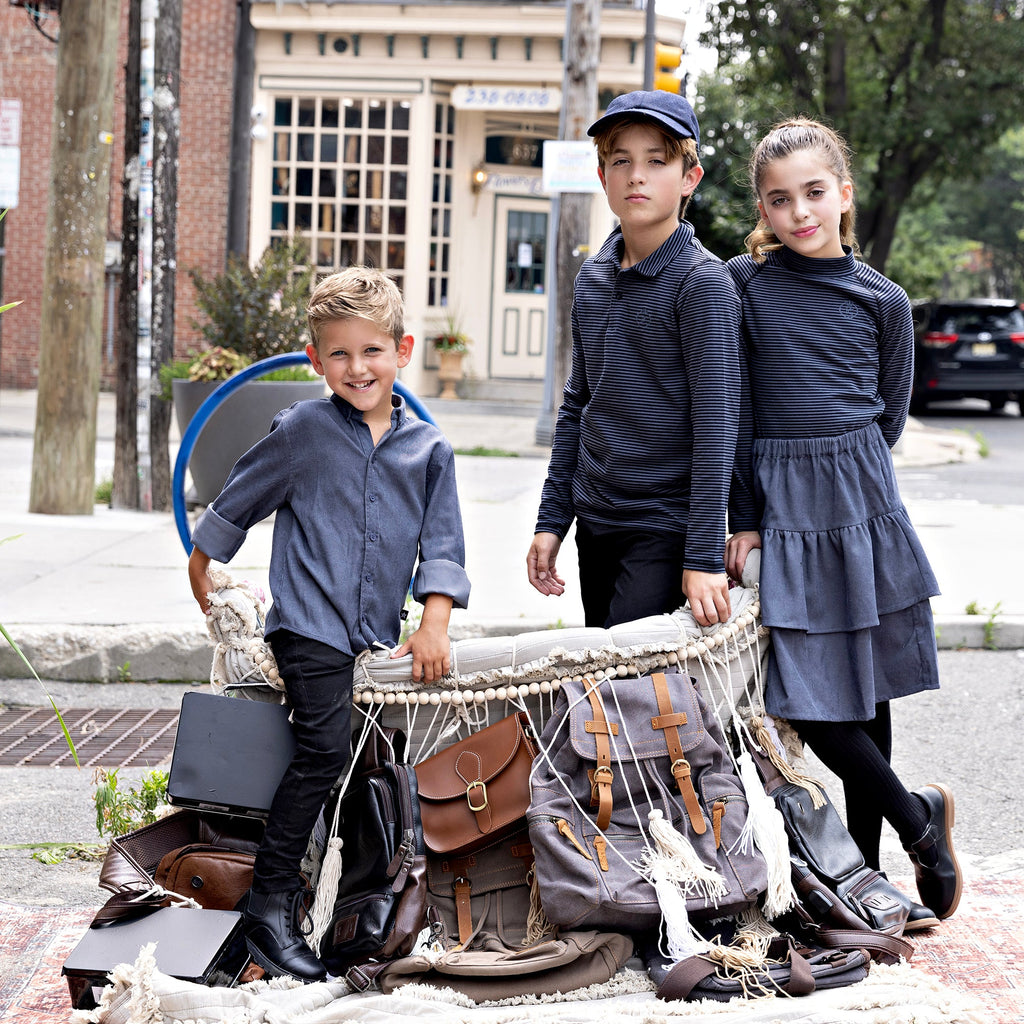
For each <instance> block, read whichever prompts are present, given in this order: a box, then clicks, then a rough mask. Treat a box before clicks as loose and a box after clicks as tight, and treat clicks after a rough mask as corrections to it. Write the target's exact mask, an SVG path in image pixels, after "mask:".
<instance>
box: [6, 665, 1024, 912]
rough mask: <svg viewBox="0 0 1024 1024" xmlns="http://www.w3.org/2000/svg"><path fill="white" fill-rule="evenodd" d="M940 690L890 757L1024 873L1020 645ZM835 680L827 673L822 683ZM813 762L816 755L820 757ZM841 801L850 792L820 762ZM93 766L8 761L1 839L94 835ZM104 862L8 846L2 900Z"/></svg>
mask: <svg viewBox="0 0 1024 1024" xmlns="http://www.w3.org/2000/svg"><path fill="white" fill-rule="evenodd" d="M939 664H940V669H941V674H942V683H943V686H942V689H941V690H939V691H937V692H933V693H927V694H918V695H916V696H914V697H909V698H906V699H904V700H902V701H897V702H896V703H895V704H894V705H893V720H894V758H893V760H894V764H895V765H896V768H897V771H898V772H899V774H900V776H901V778H902V779H903V780H904V782H905V783H906V784H907V786H909V787H910V788H911V789H914V788H917V787H919V786H922V785H925V784H926V783H928V782H940V781H941V782H946V783H947V784H949V785H950V786H951V787H952V789H953V792H954V794H955V796H956V812H957V817H956V829H955V832H954V837H955V846H956V849H957V851H958V854H959V855H960V858H961V860H962V862H963V863H964V866H965V869H966V870H968V871H969V872H979V873H981V872H985V873H990V874H1017V873H1020V872H1022V871H1024V803H1020V802H1018V801H1017V799H1016V798H1017V796H1018V795H1019V794H1020V793H1021V792H1024V760H1022V759H1021V758H1019V757H1018V756H1016V754H1017V751H1018V750H1019V748H1020V727H1021V725H1020V724H1021V722H1022V721H1024V651H941V652H940V654H939ZM825 682H826V683H827V681H825ZM47 688H48V690H49V692H50V693H51V694H52V696H53V697H54V699H55V701H56V702H57V704H58V706H61V707H73V706H78V707H81V706H82V705H83V702H88V703H89V705H90V706H93V705H95V704H97V703H101V704H104V705H105V704H107V703H108V702H109V703H110V704H111V705H113V706H125V707H153V706H163V707H176V706H177V705H178V704H180V700H181V694H182V693H183V692H184V689H185V688H184V687H182V686H180V685H178V684H170V683H163V684H161V683H148V684H147V683H131V684H107V685H102V686H100V685H97V684H90V683H83V684H74V683H58V682H52V683H48V684H47ZM3 693H4V700H5V701H6V702H7V703H12V704H41V703H44V698H43V696H42V691H41V689H40V687H39V685H38V684H37V683H36V682H35V681H34V680H26V681H18V680H7V681H5V682H4V685H3ZM812 761H813V759H812ZM818 768H819V770H820V777H821V778H822V779H823V780H824V781H825V782H826V788H827V790H828V792H829V796H830V798H831V799H832V800H833V802H834V803H835V804H836V805H837V806H839V807H840V808H841V807H842V803H843V801H842V792H841V789H840V787H839V785H838V783H837V782H836V780H834V779H833V778H831V776H829V774H828V773H827V771H825V770H824V769H823V768H821V766H820V765H819V766H818ZM143 771H144V770H140V769H124V770H123V771H122V773H121V777H122V786H128V785H137V784H138V779H139V776H140V775H141V774H143ZM95 789H96V784H95V781H94V780H93V778H92V774H91V772H89V771H88V770H76V769H67V768H63V769H52V768H0V845H2V846H6V845H9V844H18V843H41V842H47V841H49V842H52V841H58V840H59V841H65V842H97V841H98V840H99V837H98V834H97V831H96V825H95V810H94V807H93V802H92V801H93V794H94V793H95ZM883 868H885V869H886V870H887V871H888V873H889V874H890V876H891V877H902V876H905V875H908V874H909V873H910V868H909V862H908V861H907V859H906V856H905V854H904V853H903V852H902V850H901V849H900V846H899V842H898V841H897V839H896V836H895V834H894V833H892V832H891V831H890V830H888V829H886V832H885V834H884V835H883ZM98 875H99V864H98V863H95V862H89V861H81V860H69V861H66V862H64V863H62V864H57V865H44V864H41V863H39V862H38V861H36V860H34V859H32V856H31V851H30V850H24V849H15V850H11V849H2V850H0V878H2V879H3V888H2V896H3V898H4V899H5V900H8V901H10V902H13V903H17V904H21V905H26V906H40V907H45V906H50V907H94V906H95V907H98V906H100V905H101V904H102V903H103V902H104V898H105V896H106V895H107V894H106V893H104V892H103V891H102V890H100V889H99V888H98V886H97V878H98Z"/></svg>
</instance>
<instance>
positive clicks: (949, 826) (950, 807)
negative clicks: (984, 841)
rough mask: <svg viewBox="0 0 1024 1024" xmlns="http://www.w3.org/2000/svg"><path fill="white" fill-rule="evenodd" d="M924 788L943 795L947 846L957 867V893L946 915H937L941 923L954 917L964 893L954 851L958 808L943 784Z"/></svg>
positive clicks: (937, 783) (938, 783)
mask: <svg viewBox="0 0 1024 1024" xmlns="http://www.w3.org/2000/svg"><path fill="white" fill-rule="evenodd" d="M924 788H925V789H937V790H938V791H939V792H940V793H941V794H942V801H943V806H944V807H945V809H946V814H945V826H946V846H948V847H949V855H950V857H951V858H952V859H953V864H954V866H955V867H956V891H955V892H954V893H953V901H952V902H951V903H950V905H949V908H948V909H947V910H946V912H945V913H943V914H938V915H937V916H938V918H939V920H940V921H944V920H945V919H946V918H947V917H952V916H953V914H954V913H955V912H956V908H957V907H958V906H960V895H961V893H962V892H963V881H964V880H963V872H961V870H960V861H958V860H957V859H956V851H955V850H954V849H953V826H954V825H955V824H956V807H955V805H954V803H953V794H952V793H951V792H950V791H949V790H948V789H947V788H946V787H945V786H943V785H942V783H940V782H931V783H929V784H928V785H927V786H925V787H924Z"/></svg>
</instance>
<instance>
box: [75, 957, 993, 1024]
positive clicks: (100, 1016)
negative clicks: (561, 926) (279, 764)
mask: <svg viewBox="0 0 1024 1024" xmlns="http://www.w3.org/2000/svg"><path fill="white" fill-rule="evenodd" d="M112 977H113V980H114V984H113V985H111V986H109V987H108V988H107V989H106V990H105V991H104V995H103V1000H102V1003H101V1004H100V1006H99V1008H98V1009H96V1010H91V1011H77V1012H75V1013H74V1014H72V1017H71V1020H72V1024H172V1022H174V1024H350V1022H352V1024H355V1022H358V1024H408V1022H410V1021H414V1020H415V1021H424V1022H426V1024H527V1022H529V1024H598V1022H608V1021H613V1020H614V1021H619V1022H622V1024H662V1022H664V1024H672V1022H674V1021H708V1022H711V1024H983V1022H984V1021H985V1019H986V1017H985V1014H984V1011H983V1008H982V1007H981V1006H980V1005H979V1004H977V1003H975V1002H974V1001H973V1000H971V999H970V998H969V997H967V996H965V995H964V994H962V993H959V992H956V991H953V990H950V989H949V988H948V987H945V986H942V985H940V984H939V983H938V982H937V981H936V980H935V979H933V978H932V977H930V976H929V975H928V974H926V973H925V972H924V971H921V970H919V969H915V968H912V967H910V966H909V965H908V964H900V965H898V966H894V967H886V966H882V965H879V964H875V965H873V966H872V968H871V972H870V973H869V974H868V976H867V978H866V979H865V980H864V981H862V982H859V983H858V984H856V985H850V986H847V987H846V988H838V989H832V990H830V991H825V992H815V993H813V994H812V995H809V996H802V997H800V998H798V999H791V998H786V997H781V996H779V997H775V996H770V997H765V998H762V999H755V1000H747V1001H742V1002H738V1003H736V1002H734V1003H714V1002H709V1001H705V1002H700V1003H679V1002H673V1003H666V1002H661V1001H660V1000H658V999H657V998H656V997H655V995H654V993H653V992H652V991H651V984H650V982H649V981H648V979H647V977H646V975H644V974H638V973H636V972H634V971H623V972H620V973H619V974H618V975H616V976H615V978H613V979H612V980H611V981H610V982H608V983H607V984H605V985H600V986H592V987H591V988H589V989H582V990H579V991H577V992H575V993H569V994H567V995H566V996H562V997H554V996H552V997H544V998H543V999H537V1000H536V1001H534V1002H533V1003H532V1004H531V1003H525V1004H524V1003H523V1002H519V1003H518V1004H517V1005H514V1006H502V1005H483V1006H475V1005H474V1004H473V1003H471V1002H470V1001H469V1000H467V999H466V998H465V997H464V996H461V995H459V994H457V993H455V992H453V991H451V990H450V989H434V988H424V987H422V986H417V985H410V986H406V987H405V988H403V989H401V990H400V991H399V992H395V993H392V994H391V995H387V996H384V995H380V994H370V993H367V994H362V995H347V994H346V986H345V984H344V982H340V981H337V982H321V983H319V984H316V985H300V986H297V987H290V986H288V984H287V983H286V982H282V981H281V979H278V980H276V981H275V982H270V983H268V982H254V983H252V984H251V985H247V986H244V987H242V988H237V989H228V988H207V987H205V986H203V985H194V984H191V983H190V982H186V981H178V980H176V979H174V978H169V977H168V976H167V975H165V974H161V973H160V972H159V971H158V970H157V969H156V967H155V964H154V961H153V957H152V947H151V946H149V947H145V948H144V949H143V950H142V951H141V953H140V954H139V958H138V960H137V961H136V963H135V964H134V965H127V964H124V965H121V966H120V967H118V968H117V969H116V970H115V971H114V973H113V975H112ZM555 1000H557V1001H555Z"/></svg>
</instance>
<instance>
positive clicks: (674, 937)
mask: <svg viewBox="0 0 1024 1024" xmlns="http://www.w3.org/2000/svg"><path fill="white" fill-rule="evenodd" d="M651 873H652V874H651V881H652V882H653V883H654V891H655V892H656V893H657V895H658V906H659V907H660V908H661V920H662V923H663V924H664V926H665V927H664V933H665V955H666V956H667V957H668V958H669V959H670V960H671V961H672V962H673V963H674V964H677V963H679V961H680V960H685V959H686V958H687V957H688V956H696V955H697V954H698V953H699V952H701V950H702V948H703V947H702V946H701V945H698V942H697V938H696V935H695V933H694V932H693V929H692V928H691V927H690V916H689V914H687V912H686V897H684V896H683V893H682V890H680V888H679V885H678V884H677V883H676V882H675V881H673V880H672V879H671V878H669V877H668V875H667V874H666V871H665V868H664V865H663V864H660V863H659V864H656V865H654V866H652V868H651Z"/></svg>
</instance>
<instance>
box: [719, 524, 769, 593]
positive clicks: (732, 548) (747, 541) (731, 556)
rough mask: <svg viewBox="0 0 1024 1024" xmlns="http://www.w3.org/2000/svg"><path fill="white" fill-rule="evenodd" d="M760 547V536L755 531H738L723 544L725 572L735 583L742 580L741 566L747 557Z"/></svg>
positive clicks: (745, 562)
mask: <svg viewBox="0 0 1024 1024" xmlns="http://www.w3.org/2000/svg"><path fill="white" fill-rule="evenodd" d="M760 546H761V534H759V533H758V532H757V530H740V531H739V532H738V533H734V534H733V535H732V536H731V537H730V538H729V539H728V540H727V541H726V542H725V571H726V572H727V573H728V574H729V575H730V576H731V577H732V578H733V579H734V580H736V581H737V582H739V581H741V580H742V579H743V566H744V565H746V564H747V555H749V554H750V552H751V551H753V550H754V548H759V547H760Z"/></svg>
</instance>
